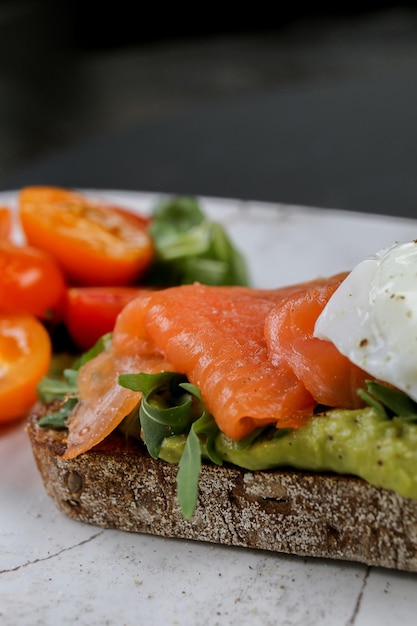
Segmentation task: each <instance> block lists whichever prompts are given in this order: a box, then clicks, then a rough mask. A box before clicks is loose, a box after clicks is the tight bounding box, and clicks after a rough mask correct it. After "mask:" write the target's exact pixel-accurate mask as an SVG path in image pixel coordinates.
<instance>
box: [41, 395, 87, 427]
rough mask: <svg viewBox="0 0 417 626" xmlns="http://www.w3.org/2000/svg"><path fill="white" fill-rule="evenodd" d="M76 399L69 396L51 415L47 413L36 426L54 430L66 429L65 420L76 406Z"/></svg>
mask: <svg viewBox="0 0 417 626" xmlns="http://www.w3.org/2000/svg"><path fill="white" fill-rule="evenodd" d="M77 402H78V398H76V397H74V396H71V397H69V398H67V399H66V400H65V402H64V404H63V405H62V406H61V407H60V408H59V409H58V410H57V411H53V412H52V413H48V414H47V415H45V416H44V417H41V419H40V420H39V422H38V424H39V426H44V427H45V428H52V429H54V430H63V429H65V428H66V427H67V418H68V415H69V414H70V413H71V411H72V409H73V408H74V406H75V405H76V404H77Z"/></svg>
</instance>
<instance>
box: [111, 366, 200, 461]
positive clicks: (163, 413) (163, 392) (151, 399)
mask: <svg viewBox="0 0 417 626" xmlns="http://www.w3.org/2000/svg"><path fill="white" fill-rule="evenodd" d="M185 380H186V378H185V376H181V375H180V374H177V373H176V372H162V373H161V374H146V373H144V372H140V373H138V374H120V375H119V377H118V382H119V384H120V385H122V387H127V388H128V389H132V390H133V391H140V392H142V400H141V403H140V407H139V419H140V423H141V426H142V431H143V439H144V442H145V445H146V447H147V448H148V452H149V454H150V455H151V456H152V457H153V458H158V454H159V451H160V449H161V444H162V441H163V440H164V439H165V438H166V437H170V436H172V435H180V434H182V433H185V432H187V431H188V430H189V428H190V425H191V423H192V421H193V420H194V419H195V414H194V410H193V403H192V398H191V396H190V394H188V393H184V390H183V389H182V388H181V386H180V383H181V382H182V381H185Z"/></svg>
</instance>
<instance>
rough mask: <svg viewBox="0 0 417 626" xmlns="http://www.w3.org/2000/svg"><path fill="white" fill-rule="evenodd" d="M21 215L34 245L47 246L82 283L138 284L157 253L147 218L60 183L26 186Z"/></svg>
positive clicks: (76, 281)
mask: <svg viewBox="0 0 417 626" xmlns="http://www.w3.org/2000/svg"><path fill="white" fill-rule="evenodd" d="M19 215H20V221H21V225H22V229H23V232H24V234H25V236H26V239H27V241H28V243H29V244H31V245H33V246H35V247H37V248H41V249H42V250H47V251H48V252H50V253H51V254H52V255H53V256H54V257H55V258H56V259H57V261H58V262H59V264H60V265H61V267H62V268H63V270H64V273H65V274H66V276H67V277H68V279H69V280H70V282H72V284H76V285H89V286H105V285H112V286H113V285H127V284H129V283H132V282H134V281H136V280H138V278H139V277H140V276H141V275H142V274H143V272H144V271H145V270H146V269H147V268H148V266H149V264H150V262H151V260H152V258H153V254H154V248H153V243H152V239H151V236H150V234H149V232H148V227H147V226H148V224H147V221H146V222H145V224H142V222H141V221H139V220H138V219H133V217H132V215H129V217H127V216H126V215H124V211H122V210H119V209H117V208H115V207H113V206H110V205H107V204H104V203H98V202H95V201H93V200H91V199H90V198H87V197H86V196H84V195H83V194H80V193H77V192H75V191H70V190H67V189H62V188H59V187H26V188H24V189H22V190H21V192H20V196H19Z"/></svg>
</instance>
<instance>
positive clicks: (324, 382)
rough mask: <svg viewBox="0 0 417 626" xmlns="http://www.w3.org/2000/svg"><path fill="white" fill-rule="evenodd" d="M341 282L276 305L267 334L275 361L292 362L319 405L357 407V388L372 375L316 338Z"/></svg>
mask: <svg viewBox="0 0 417 626" xmlns="http://www.w3.org/2000/svg"><path fill="white" fill-rule="evenodd" d="M339 284H340V282H339V281H336V282H334V283H329V284H327V285H314V286H312V287H310V288H307V289H305V290H304V291H299V292H298V293H296V294H293V295H291V296H289V297H287V298H285V299H283V300H282V301H281V302H280V303H279V304H277V305H276V306H274V307H273V309H271V311H270V312H269V313H268V315H267V316H266V321H265V337H266V342H267V345H268V350H269V356H270V359H271V361H272V363H273V364H274V365H275V366H276V367H277V368H280V367H281V363H283V362H284V363H285V364H288V365H289V366H290V367H291V369H292V371H293V372H294V373H295V375H296V376H297V378H299V379H300V380H301V381H302V382H303V383H304V385H305V387H306V388H307V389H308V390H309V391H310V393H311V394H312V396H313V397H314V399H315V401H316V402H317V403H318V404H324V405H327V406H331V407H343V408H346V409H354V408H358V407H360V406H362V404H363V403H362V401H361V399H360V397H359V396H358V393H357V390H358V389H359V388H365V380H366V379H369V374H366V373H365V372H364V371H363V370H361V369H360V368H358V367H356V365H353V363H351V362H350V361H349V360H348V359H347V358H346V357H345V356H343V355H342V354H340V352H339V351H338V350H337V348H336V347H335V346H334V345H333V344H332V343H331V342H329V341H325V340H322V339H317V338H315V337H313V332H314V325H315V323H316V320H317V318H318V316H319V315H320V313H321V312H322V310H323V308H324V306H325V305H326V303H327V301H328V300H329V298H330V296H331V295H332V294H333V293H334V292H335V290H336V289H337V287H338V286H339Z"/></svg>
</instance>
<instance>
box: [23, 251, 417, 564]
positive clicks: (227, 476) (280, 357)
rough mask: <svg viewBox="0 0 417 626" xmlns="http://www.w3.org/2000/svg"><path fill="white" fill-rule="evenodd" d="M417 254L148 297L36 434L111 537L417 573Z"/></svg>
mask: <svg viewBox="0 0 417 626" xmlns="http://www.w3.org/2000/svg"><path fill="white" fill-rule="evenodd" d="M416 355H417V243H416V242H410V243H406V244H396V245H394V246H393V247H392V248H389V249H387V250H383V251H380V252H379V253H377V254H376V255H375V256H374V257H370V258H368V259H366V260H365V261H364V262H363V263H360V264H359V265H358V266H357V267H355V268H354V269H353V270H352V271H351V272H347V273H346V274H339V275H337V276H331V277H329V278H318V279H314V280H312V281H311V282H309V283H303V284H297V285H293V286H288V287H285V288H279V289H272V290H265V289H254V288H250V287H245V286H214V285H212V286H207V285H203V284H202V283H201V282H198V281H196V282H194V283H192V284H188V285H181V286H173V287H167V288H163V289H158V290H149V291H143V292H142V293H141V294H140V295H139V296H138V297H137V298H135V299H134V300H132V301H131V302H130V303H128V304H127V305H126V306H125V307H124V309H123V310H122V312H121V313H120V314H119V315H118V318H117V321H116V324H115V327H114V330H113V332H112V333H110V334H107V335H105V336H104V337H103V338H102V339H101V340H100V341H99V342H98V344H96V346H95V347H94V348H93V349H92V350H90V351H89V352H87V353H86V354H84V355H83V357H82V358H81V359H80V360H79V361H78V362H77V363H76V364H75V365H74V367H73V368H71V369H67V370H65V372H64V379H63V380H51V379H48V378H46V379H44V380H43V381H42V383H41V384H40V386H39V393H40V396H41V400H42V402H40V403H39V404H38V405H37V407H36V409H35V410H34V411H33V414H32V415H31V417H30V421H29V424H28V433H29V437H30V440H31V444H32V447H33V452H34V456H35V459H36V462H37V465H38V468H39V471H40V473H41V475H42V478H43V481H44V484H45V487H46V489H47V491H48V493H49V494H50V496H51V497H52V498H53V499H54V501H55V502H56V504H57V506H58V507H59V509H60V510H61V511H63V512H64V513H66V514H67V515H69V516H71V517H73V518H74V519H77V520H81V521H83V522H88V523H92V524H97V525H100V526H104V527H114V528H119V529H123V530H128V531H135V532H142V533H151V534H155V535H161V536H166V537H176V538H187V539H194V540H201V541H208V542H214V543H219V544H224V545H235V546H243V547H246V548H256V549H264V550H271V551H277V552H284V553H290V554H295V555H303V556H315V557H325V558H332V559H345V560H352V561H358V562H361V563H365V564H369V565H376V566H383V567H388V568H396V569H401V570H408V571H417V532H416V530H417V405H416V402H415V401H416V400H417V365H416V364H417V359H416Z"/></svg>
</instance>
